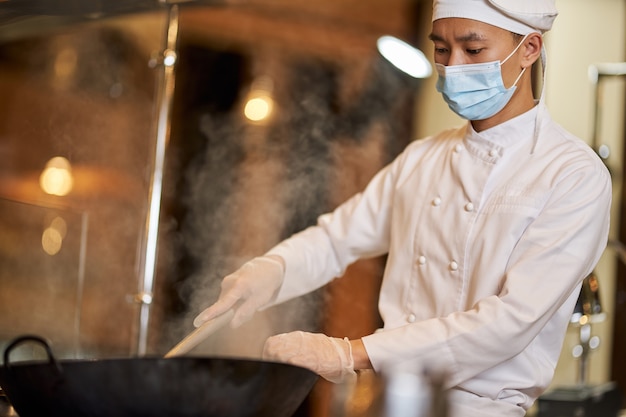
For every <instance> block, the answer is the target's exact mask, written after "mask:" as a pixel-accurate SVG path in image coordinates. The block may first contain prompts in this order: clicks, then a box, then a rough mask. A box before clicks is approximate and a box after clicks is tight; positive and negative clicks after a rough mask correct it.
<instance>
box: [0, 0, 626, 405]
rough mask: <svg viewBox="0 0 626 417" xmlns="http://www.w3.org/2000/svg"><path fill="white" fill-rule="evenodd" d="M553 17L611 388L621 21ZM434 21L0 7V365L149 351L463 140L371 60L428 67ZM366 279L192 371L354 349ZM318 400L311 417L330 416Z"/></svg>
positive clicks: (622, 306)
mask: <svg viewBox="0 0 626 417" xmlns="http://www.w3.org/2000/svg"><path fill="white" fill-rule="evenodd" d="M557 7H558V9H559V11H560V16H559V17H558V18H557V20H556V23H555V25H554V28H553V30H552V31H551V32H549V33H548V34H547V36H546V47H547V51H548V67H547V74H546V79H545V91H546V101H547V105H548V107H549V109H550V111H551V113H552V116H553V117H554V118H555V119H556V120H557V121H558V122H559V123H561V124H562V125H564V126H565V127H566V128H567V129H568V130H570V131H571V132H573V133H574V134H576V135H578V136H579V137H581V138H583V139H584V140H585V141H587V142H588V143H589V145H590V146H592V147H594V149H596V150H597V151H598V152H599V153H601V155H602V156H603V158H604V160H605V161H606V163H607V165H608V167H609V169H610V170H611V173H612V175H613V178H614V184H613V185H614V193H615V195H614V206H613V226H612V230H611V241H612V243H611V244H610V245H609V247H608V248H607V250H606V252H605V254H604V256H603V258H602V260H601V262H600V265H599V266H598V268H597V270H596V273H597V276H598V280H599V285H600V286H599V291H600V297H601V300H602V304H603V309H604V311H605V313H606V314H605V316H604V320H603V321H601V322H599V323H597V324H594V326H593V328H592V332H593V335H594V336H597V340H599V344H598V345H597V347H595V348H594V349H593V352H592V353H591V355H590V359H589V365H590V366H589V375H588V377H589V380H590V381H591V382H595V383H602V382H606V381H617V382H618V383H619V384H620V385H621V386H622V387H624V386H626V365H625V361H624V360H623V358H621V357H620V356H621V355H620V353H623V352H625V351H626V331H625V330H626V269H624V263H623V261H622V259H626V257H625V256H624V253H625V252H624V251H623V249H622V246H621V243H620V242H621V241H626V230H624V226H622V223H623V222H622V218H623V217H624V214H625V213H626V212H625V209H624V207H623V202H622V194H623V193H622V188H623V182H622V171H623V160H624V152H625V151H624V147H623V143H624V136H625V133H624V120H625V117H624V116H625V114H626V107H625V104H626V96H625V88H624V86H625V84H624V74H626V70H624V67H623V63H624V61H626V33H625V27H626V2H624V1H623V0H596V1H594V2H588V1H584V0H557ZM430 15H431V2H430V1H428V0H387V1H384V2H383V1H377V0H360V1H356V0H332V1H331V0H318V1H317V2H305V1H301V0H289V1H286V0H225V1H217V0H216V1H202V2H200V1H198V2H194V1H188V2H177V3H166V2H151V1H146V0H143V1H142V0H128V1H123V0H114V1H110V2H107V3H106V4H102V3H99V2H89V1H83V2H71V1H70V2H67V1H66V2H58V1H54V0H51V1H43V0H39V1H37V0H29V1H22V2H17V0H4V1H1V0H0V97H2V100H0V349H2V350H3V349H4V347H5V346H6V345H7V344H8V343H9V342H10V341H11V340H12V339H13V338H14V337H16V336H18V335H21V334H24V333H34V334H39V335H42V336H44V337H46V338H48V339H50V340H51V341H52V343H53V346H54V350H55V352H57V353H58V356H59V357H64V358H89V357H99V358H102V357H120V356H129V355H145V354H147V355H159V354H163V353H165V352H167V351H168V350H169V348H171V347H172V346H173V345H174V344H175V343H176V342H177V341H178V340H180V339H181V338H182V337H183V336H184V335H185V334H187V333H188V332H189V331H191V330H192V324H191V320H192V318H193V317H194V316H195V315H196V314H197V313H198V312H199V311H200V310H201V309H203V308H204V307H206V306H208V305H209V304H210V303H211V302H212V301H213V300H214V299H215V298H216V296H217V293H218V291H219V283H220V281H221V278H222V277H223V276H224V275H225V274H227V273H229V272H231V271H233V270H234V269H235V268H237V267H238V266H239V265H241V264H242V263H243V262H245V261H246V260H248V259H250V258H252V257H254V256H257V255H259V254H262V253H263V252H265V251H266V250H268V249H269V248H271V247H272V246H273V245H274V244H276V243H277V242H278V241H280V240H281V239H283V238H285V237H287V236H289V235H290V234H292V233H294V232H296V231H299V230H301V229H303V228H304V227H306V226H308V225H310V224H313V223H314V222H315V220H316V217H317V216H318V215H319V214H321V213H323V212H325V211H328V210H330V209H332V208H333V207H335V206H336V205H337V204H339V203H340V202H341V201H343V200H344V199H346V198H347V197H349V196H350V195H352V194H353V193H355V192H357V191H359V190H360V189H362V188H363V187H364V186H365V184H366V183H367V182H368V180H369V179H370V178H371V177H372V175H373V174H374V173H375V172H376V171H377V170H378V169H380V168H381V167H383V166H384V165H385V164H387V163H388V162H390V161H391V160H392V159H393V158H394V157H395V155H397V154H398V153H399V152H400V151H401V150H402V149H403V148H404V147H405V146H406V145H407V144H408V143H409V142H410V141H412V140H415V139H418V138H420V137H424V136H426V135H429V134H434V133H436V132H438V131H439V130H441V129H443V128H447V127H450V126H455V125H459V124H460V123H462V121H461V120H460V119H459V118H457V117H456V116H455V115H454V114H453V113H452V112H451V111H450V110H448V108H447V106H446V105H445V103H444V102H443V100H442V99H441V97H440V96H439V94H438V93H437V92H436V91H435V88H434V83H435V78H436V76H428V75H427V74H424V75H422V76H421V77H422V78H415V77H413V76H410V75H408V74H406V73H405V72H403V71H401V70H399V69H398V68H397V67H395V66H393V65H392V64H391V63H390V62H389V61H388V60H387V59H385V58H384V57H383V56H382V55H381V53H380V51H379V50H378V49H377V40H378V39H379V38H380V37H381V36H383V35H390V36H394V37H397V38H399V39H402V40H404V41H406V42H407V43H409V44H411V45H412V46H413V47H415V48H417V49H418V50H421V51H423V53H424V54H425V56H426V57H427V58H428V60H432V46H431V44H430V43H429V41H428V40H427V35H428V33H429V31H430ZM609 28H610V30H609ZM384 261H385V260H384V258H381V259H370V260H366V261H360V262H358V263H356V264H354V265H353V266H352V267H350V268H349V269H348V271H347V272H346V276H345V277H344V279H342V280H337V281H334V282H333V283H331V284H330V285H329V286H328V287H326V288H323V289H321V290H320V291H318V292H316V293H314V294H311V295H308V296H306V297H302V298H301V299H298V300H293V301H291V302H288V303H286V304H284V305H281V306H277V307H275V308H272V309H269V310H267V311H266V312H264V313H263V314H261V315H259V317H257V318H255V319H254V320H253V321H252V322H250V323H248V324H246V325H245V326H243V328H242V329H240V330H238V331H233V330H229V329H223V330H220V332H219V333H218V334H216V335H215V337H213V338H211V339H210V340H207V342H206V343H204V344H203V345H202V346H201V347H200V348H199V349H198V353H199V354H216V355H221V354H224V355H236V356H244V357H245V356H250V357H255V356H258V355H259V353H260V349H261V347H262V344H263V341H264V340H265V338H266V337H267V336H269V335H271V334H274V333H278V332H283V331H289V330H293V329H303V330H309V331H322V332H325V333H326V334H329V335H332V336H338V337H344V336H347V337H350V338H357V337H359V336H363V335H365V334H368V333H371V332H372V331H374V330H375V329H376V328H377V327H379V325H380V318H379V317H378V315H377V312H376V304H377V291H378V286H379V284H380V278H381V274H382V268H383V267H384ZM579 336H580V335H579V329H578V328H577V327H576V326H572V328H571V329H570V331H569V332H568V336H567V339H566V342H565V345H564V347H563V353H562V357H561V360H560V362H559V366H558V369H557V375H556V378H555V381H554V385H555V386H561V385H569V384H575V383H576V381H577V378H578V376H577V369H578V367H577V366H578V365H577V358H575V357H574V356H575V355H574V354H573V351H574V350H575V349H574V348H575V347H576V346H577V345H578V344H579V343H580V341H579ZM319 385H320V387H319V388H317V389H316V390H315V391H314V393H313V394H312V399H311V401H310V402H311V404H310V407H312V409H313V410H314V411H313V412H312V414H313V415H325V410H327V407H328V398H327V388H326V389H325V388H324V383H323V382H321V383H320V384H319Z"/></svg>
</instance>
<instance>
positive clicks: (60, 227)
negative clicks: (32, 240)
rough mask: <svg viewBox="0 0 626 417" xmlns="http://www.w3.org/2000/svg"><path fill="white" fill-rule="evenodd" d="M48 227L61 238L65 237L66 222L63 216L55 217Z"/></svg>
mask: <svg viewBox="0 0 626 417" xmlns="http://www.w3.org/2000/svg"><path fill="white" fill-rule="evenodd" d="M50 229H54V230H56V231H57V232H58V233H59V236H61V239H65V236H66V235H67V223H65V220H64V219H63V217H58V216H57V217H55V218H54V219H53V220H52V221H51V222H50Z"/></svg>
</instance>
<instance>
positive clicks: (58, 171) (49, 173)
mask: <svg viewBox="0 0 626 417" xmlns="http://www.w3.org/2000/svg"><path fill="white" fill-rule="evenodd" d="M39 185H40V186H41V189H42V190H43V191H44V192H45V193H46V194H51V195H58V196H64V195H67V194H69V192H70V191H72V187H73V186H74V178H73V177H72V166H71V165H70V162H69V161H68V160H67V159H65V158H64V157H62V156H56V157H54V158H52V159H50V160H49V161H48V163H47V164H46V168H45V169H44V170H43V172H42V173H41V176H40V177H39Z"/></svg>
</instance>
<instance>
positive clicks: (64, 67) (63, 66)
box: [54, 47, 78, 79]
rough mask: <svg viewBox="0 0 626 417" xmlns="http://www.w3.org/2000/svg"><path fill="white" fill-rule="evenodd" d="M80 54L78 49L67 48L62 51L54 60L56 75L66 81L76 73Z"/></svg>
mask: <svg viewBox="0 0 626 417" xmlns="http://www.w3.org/2000/svg"><path fill="white" fill-rule="evenodd" d="M77 64H78V54H77V52H76V49H74V48H72V47H66V48H63V49H61V51H59V53H58V54H57V56H56V58H55V60H54V74H55V75H56V76H57V77H58V78H62V79H66V78H68V77H71V76H73V75H74V73H75V72H76V66H77Z"/></svg>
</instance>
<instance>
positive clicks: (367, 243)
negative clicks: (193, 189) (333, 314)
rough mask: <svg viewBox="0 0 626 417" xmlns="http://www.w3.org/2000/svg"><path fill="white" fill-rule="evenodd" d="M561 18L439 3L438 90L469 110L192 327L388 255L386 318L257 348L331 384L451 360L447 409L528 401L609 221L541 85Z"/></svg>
mask: <svg viewBox="0 0 626 417" xmlns="http://www.w3.org/2000/svg"><path fill="white" fill-rule="evenodd" d="M556 15H557V11H556V9H555V5H554V0H435V1H434V4H433V17H432V32H431V33H430V39H431V40H432V42H433V43H434V61H435V64H436V69H437V73H438V81H437V87H436V88H437V90H438V91H439V92H440V93H441V94H442V96H443V98H444V100H445V101H446V102H447V103H448V105H449V107H450V109H452V110H453V111H454V112H455V113H457V114H458V115H459V116H461V117H462V118H464V119H467V123H465V124H463V125H462V126H461V127H458V128H452V129H448V130H445V131H443V132H441V133H439V134H437V135H434V136H431V137H427V138H424V139H421V140H416V141H413V142H411V143H410V144H409V145H408V146H407V148H406V149H405V150H404V151H403V152H402V153H401V154H400V155H399V156H398V157H397V158H396V159H395V160H394V161H393V162H391V163H390V164H389V165H388V166H386V167H384V168H383V169H382V170H381V171H380V172H378V173H377V175H376V176H375V177H374V178H373V179H372V180H371V182H370V183H369V185H368V186H367V187H366V188H365V190H364V191H363V192H361V193H359V194H357V195H355V196H353V197H352V198H350V199H349V200H348V201H346V202H345V203H343V204H342V205H340V206H339V207H337V208H336V209H335V210H334V211H333V212H330V213H327V214H324V215H322V216H320V217H319V219H318V222H317V224H316V225H315V226H312V227H310V228H308V229H305V230H303V231H301V232H300V233H298V234H296V235H294V236H292V237H291V238H289V239H287V240H285V241H283V242H281V243H280V244H278V245H277V246H276V247H274V248H273V249H271V250H270V251H269V252H268V253H266V254H265V255H264V256H261V257H257V258H255V259H252V260H251V261H249V262H248V263H247V264H245V265H243V266H242V267H241V268H240V269H239V270H237V271H236V272H234V273H233V274H231V275H229V276H227V277H226V278H225V279H224V280H223V282H222V292H221V294H220V297H219V299H218V300H217V302H216V303H215V304H213V305H212V306H211V307H209V308H208V309H207V310H205V311H203V312H202V313H200V315H198V317H197V318H196V321H195V324H196V325H199V324H201V323H202V322H204V321H206V320H209V319H211V318H213V317H215V316H217V315H220V314H221V313H223V312H225V311H227V310H229V309H231V308H234V309H235V316H234V318H233V320H232V325H234V326H238V325H240V324H241V323H243V322H244V321H246V320H248V319H249V318H250V317H251V316H252V315H253V314H254V312H255V311H257V310H259V309H262V308H266V307H268V306H270V305H275V304H278V303H281V302H283V301H285V300H288V299H291V298H294V297H297V296H300V295H302V294H305V293H308V292H310V291H313V290H315V289H317V288H319V287H321V286H323V285H325V284H326V283H328V282H329V281H331V280H332V279H334V278H336V277H340V276H341V275H342V274H343V272H344V271H345V270H346V268H347V267H348V266H349V265H350V264H352V263H353V262H355V261H356V260H358V259H360V258H368V257H374V256H379V255H382V254H388V256H387V264H386V268H385V271H384V277H383V281H382V286H381V290H380V297H379V305H378V307H379V312H380V315H381V317H382V319H383V321H384V328H383V329H381V331H378V332H376V333H374V334H371V335H368V336H365V337H363V338H361V339H359V340H347V339H341V338H333V337H328V336H326V335H323V334H314V333H306V332H292V333H286V334H281V335H277V336H273V337H271V338H269V339H268V340H267V342H266V344H265V353H264V354H265V357H267V358H268V359H272V360H278V361H284V362H288V363H292V364H295V365H299V366H304V367H307V368H310V369H312V370H313V371H315V372H317V373H318V374H319V375H321V376H322V377H324V378H326V379H328V380H330V381H335V382H338V381H341V380H343V379H345V378H346V377H347V376H349V375H353V374H354V372H355V370H359V369H368V368H373V369H374V370H375V371H383V370H385V369H388V368H391V367H394V366H405V365H406V366H408V365H411V366H415V365H421V366H423V367H428V368H429V369H437V370H442V371H445V372H446V375H447V379H446V387H447V388H448V389H449V390H448V393H449V396H448V398H449V399H450V402H451V404H452V415H453V416H455V417H456V416H459V417H460V416H463V417H472V416H498V417H503V416H523V415H524V414H525V411H526V410H527V409H528V408H529V407H530V406H531V405H532V404H533V402H534V401H535V399H536V398H537V397H538V396H539V395H540V394H541V393H542V392H543V391H544V390H545V389H546V387H547V386H548V385H549V383H550V381H551V379H552V377H553V374H554V369H555V366H556V363H557V360H558V357H559V354H560V351H561V347H562V343H563V339H564V335H565V331H566V327H567V325H568V321H569V318H570V315H571V312H572V311H573V309H574V305H575V302H576V299H577V296H578V292H579V290H580V286H581V282H582V280H583V279H584V278H585V276H587V275H588V274H589V273H590V272H591V271H592V269H593V268H594V266H595V265H596V263H597V262H598V259H599V258H600V255H601V254H602V252H603V250H604V248H605V245H606V242H607V235H608V230H609V208H610V204H611V179H610V176H609V173H608V171H607V169H606V168H605V166H604V164H603V163H602V162H601V161H600V159H599V158H598V157H597V156H596V154H595V153H594V152H593V151H592V149H591V148H590V147H589V146H587V145H586V144H585V143H584V142H583V141H581V140H580V139H578V138H576V137H575V136H574V135H572V134H571V133H569V132H567V131H566V130H565V129H563V127H561V126H559V125H558V124H557V123H556V122H555V121H554V120H552V118H551V117H550V114H549V113H548V110H547V109H546V106H545V103H544V100H543V93H541V94H539V97H535V96H534V95H533V89H532V85H533V80H532V77H533V71H531V67H532V65H533V64H534V63H535V62H536V61H538V60H539V61H541V62H543V68H545V63H546V62H545V53H544V45H543V34H544V33H545V32H546V31H548V30H549V29H550V28H551V26H552V23H553V21H554V19H555V17H556ZM540 74H541V72H540ZM540 81H543V80H540Z"/></svg>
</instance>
